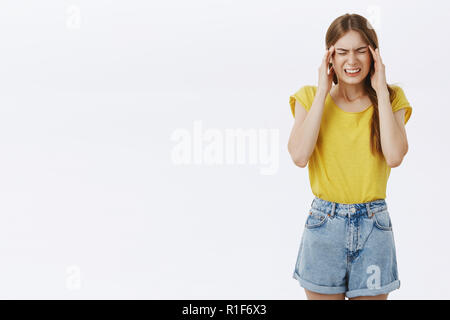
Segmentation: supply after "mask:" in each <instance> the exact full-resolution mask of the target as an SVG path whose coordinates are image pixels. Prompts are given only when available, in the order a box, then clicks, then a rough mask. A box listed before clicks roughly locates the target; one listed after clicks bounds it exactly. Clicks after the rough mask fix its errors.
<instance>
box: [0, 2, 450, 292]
mask: <svg viewBox="0 0 450 320" xmlns="http://www.w3.org/2000/svg"><path fill="white" fill-rule="evenodd" d="M347 12H348V13H359V14H361V15H364V16H366V17H368V18H370V19H371V20H372V21H375V23H376V24H375V25H374V26H375V28H376V31H377V34H378V37H379V41H380V53H381V55H382V58H383V60H384V63H385V65H386V73H387V78H388V83H398V84H399V85H400V86H402V88H403V89H404V91H405V94H406V96H407V98H408V100H409V101H410V103H411V106H412V107H413V113H412V116H411V119H410V121H409V122H408V124H407V128H406V129H407V134H408V141H409V152H408V154H407V156H406V157H405V159H404V161H403V163H402V164H401V166H400V167H397V168H394V169H392V171H391V177H390V180H389V182H388V189H387V198H386V201H387V203H388V206H389V210H390V215H391V219H392V223H393V226H394V232H395V241H396V247H397V260H398V269H399V277H400V281H401V287H400V290H396V291H394V292H392V293H391V294H390V299H449V298H450V291H449V289H448V288H449V287H450V271H449V270H450V257H449V250H448V243H449V240H450V239H449V233H450V230H449V225H450V224H449V223H450V214H449V212H450V211H449V208H448V206H447V200H448V197H449V191H448V190H449V188H448V181H449V178H450V175H449V169H448V165H447V163H448V157H449V148H448V138H449V131H448V128H449V126H448V119H449V116H450V112H449V107H450V106H449V103H448V101H449V100H448V93H449V92H450V91H449V89H450V85H449V72H450V68H449V62H448V57H449V49H450V47H449V44H448V40H447V39H448V34H447V33H448V20H449V19H450V7H449V5H448V2H446V1H432V2H430V1H428V2H427V1H377V2H366V1H338V2H336V1H256V0H253V1H248V0H247V1H242V0H241V1H217V0H214V1H212V0H209V1H206V0H204V1H199V0H192V1H181V0H178V1H144V0H142V1H137V0H133V1H131V0H130V1H113V0H109V1H108V0H96V1H92V0H84V1H81V0H79V1H77V0H73V1H61V0H53V1H50V0H45V1H31V0H30V1H17V0H16V1H12V0H8V1H6V0H3V1H1V4H0V57H1V62H0V111H1V114H0V148H1V156H0V219H1V220H0V260H1V262H0V298H3V299H4V298H7V299H15V298H25V299H28V298H33V299H34V298H38V299H47V298H58V299H80V298H84V299H97V298H101V299H110V298H114V299H115V298H120V299H131V298H136V299H305V294H304V290H303V288H301V287H300V286H299V284H298V282H297V281H296V280H294V279H293V278H292V273H293V269H294V264H295V260H296V257H297V251H298V246H299V241H300V237H301V233H302V230H303V225H304V222H305V219H306V215H307V210H308V208H309V207H310V205H311V201H312V199H313V194H312V193H311V189H310V185H309V180H308V172H307V168H304V169H302V168H299V167H296V166H295V165H294V164H293V162H292V161H291V159H290V156H289V154H288V151H287V141H288V137H289V133H290V130H291V128H292V125H293V117H292V114H291V111H290V108H289V104H288V100H289V95H291V94H292V93H293V92H295V91H296V90H298V89H299V88H300V87H301V86H302V85H305V84H313V85H315V84H316V83H317V73H318V72H317V70H318V67H319V65H320V62H321V59H322V57H323V54H324V50H325V33H326V30H327V28H328V26H329V24H330V23H331V22H332V21H333V20H334V19H335V18H336V17H338V16H340V15H342V14H344V13H347ZM196 120H199V121H201V122H202V125H203V127H204V128H205V129H207V128H212V129H216V130H219V131H220V132H224V130H225V129H226V128H231V129H237V128H243V129H250V128H253V129H266V130H268V129H277V130H279V143H278V145H277V146H276V147H277V151H276V152H277V158H278V159H279V167H278V170H277V171H276V172H275V174H272V175H262V174H261V173H260V167H261V166H260V165H258V164H257V165H254V164H253V165H252V164H249V163H247V164H244V165H237V164H235V165H212V166H211V165H205V164H203V165H202V164H200V165H194V164H191V165H181V166H179V165H176V164H175V163H174V161H173V158H172V150H173V148H174V146H175V144H176V143H175V142H174V141H172V140H171V136H172V134H173V133H174V132H175V131H176V130H180V129H185V130H188V131H189V132H191V133H192V132H193V124H194V121H196Z"/></svg>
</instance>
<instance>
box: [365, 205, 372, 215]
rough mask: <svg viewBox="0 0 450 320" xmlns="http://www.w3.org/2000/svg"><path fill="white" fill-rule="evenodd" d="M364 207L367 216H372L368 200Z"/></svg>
mask: <svg viewBox="0 0 450 320" xmlns="http://www.w3.org/2000/svg"><path fill="white" fill-rule="evenodd" d="M366 209H367V217H368V218H372V213H371V212H370V205H369V203H368V202H367V203H366Z"/></svg>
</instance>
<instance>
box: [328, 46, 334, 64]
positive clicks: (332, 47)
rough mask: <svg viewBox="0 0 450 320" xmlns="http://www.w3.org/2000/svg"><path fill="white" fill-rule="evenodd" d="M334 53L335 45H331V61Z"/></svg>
mask: <svg viewBox="0 0 450 320" xmlns="http://www.w3.org/2000/svg"><path fill="white" fill-rule="evenodd" d="M333 53H334V46H331V47H330V54H329V60H330V62H331V59H332V58H333Z"/></svg>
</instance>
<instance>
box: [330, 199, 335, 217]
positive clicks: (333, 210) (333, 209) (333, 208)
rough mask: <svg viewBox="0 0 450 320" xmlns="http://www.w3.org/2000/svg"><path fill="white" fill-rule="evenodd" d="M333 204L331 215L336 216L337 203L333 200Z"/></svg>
mask: <svg viewBox="0 0 450 320" xmlns="http://www.w3.org/2000/svg"><path fill="white" fill-rule="evenodd" d="M331 204H332V205H331V216H332V217H333V216H334V212H335V210H336V203H335V202H332V203H331Z"/></svg>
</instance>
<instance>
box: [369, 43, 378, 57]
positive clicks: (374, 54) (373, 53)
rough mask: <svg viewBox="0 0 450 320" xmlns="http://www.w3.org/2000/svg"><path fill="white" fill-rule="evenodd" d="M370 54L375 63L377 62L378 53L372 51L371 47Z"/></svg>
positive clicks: (370, 47)
mask: <svg viewBox="0 0 450 320" xmlns="http://www.w3.org/2000/svg"><path fill="white" fill-rule="evenodd" d="M369 49H370V53H371V54H372V58H373V60H374V61H376V60H377V53H376V52H375V51H374V50H373V49H372V46H370V45H369Z"/></svg>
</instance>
